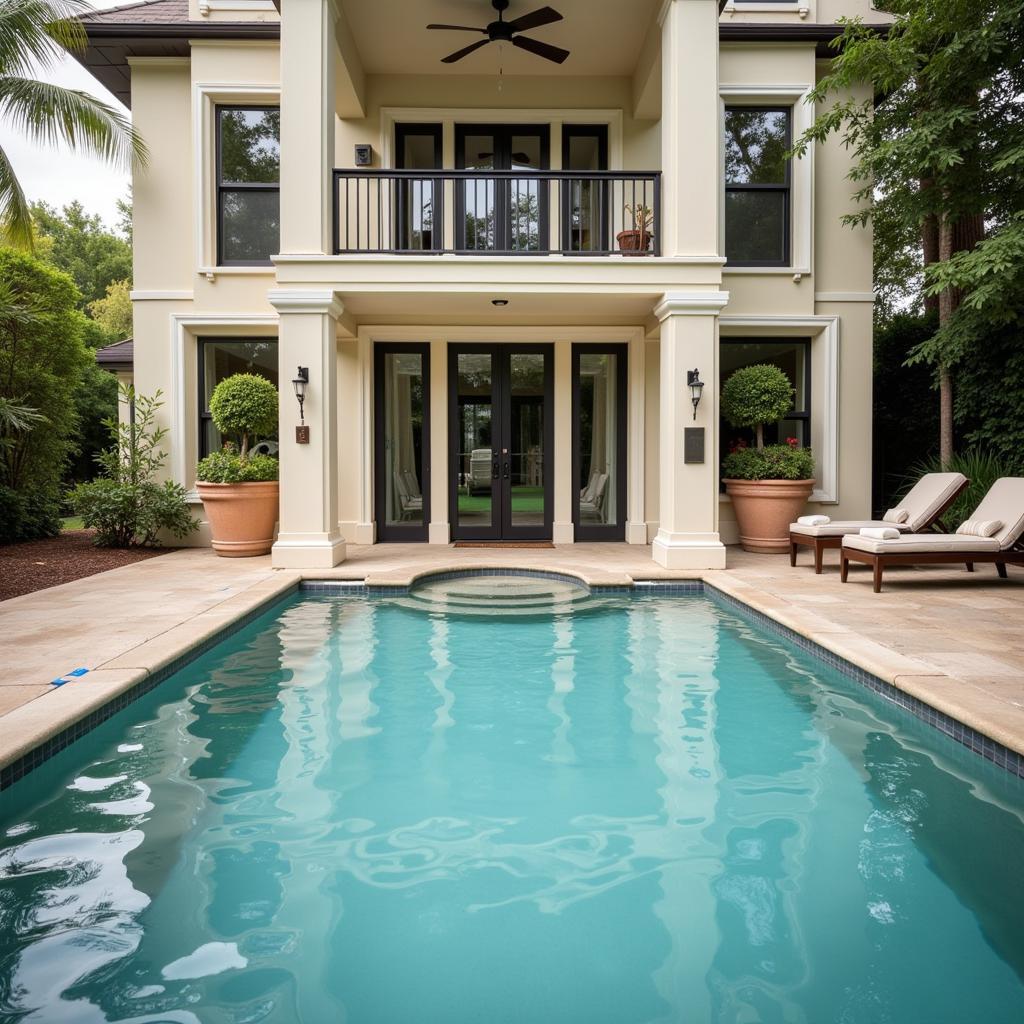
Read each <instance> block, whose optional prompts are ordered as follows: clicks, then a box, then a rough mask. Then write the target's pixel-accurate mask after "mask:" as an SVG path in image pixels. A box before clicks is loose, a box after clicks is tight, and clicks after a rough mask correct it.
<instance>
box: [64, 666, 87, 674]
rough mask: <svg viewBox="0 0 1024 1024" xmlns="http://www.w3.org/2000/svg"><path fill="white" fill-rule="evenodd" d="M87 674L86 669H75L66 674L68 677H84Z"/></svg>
mask: <svg viewBox="0 0 1024 1024" xmlns="http://www.w3.org/2000/svg"><path fill="white" fill-rule="evenodd" d="M88 674H89V670H88V669H87V668H76V669H72V670H71V671H70V672H68V673H67V675H69V676H85V675H88Z"/></svg>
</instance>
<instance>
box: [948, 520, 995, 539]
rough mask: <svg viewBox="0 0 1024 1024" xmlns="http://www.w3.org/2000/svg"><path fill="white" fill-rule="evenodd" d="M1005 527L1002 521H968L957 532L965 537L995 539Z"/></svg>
mask: <svg viewBox="0 0 1024 1024" xmlns="http://www.w3.org/2000/svg"><path fill="white" fill-rule="evenodd" d="M1004 525H1005V523H1003V521H1002V520H1001V519H968V520H967V522H966V523H961V524H960V525H959V526H958V527H957V528H956V532H957V533H959V534H960V535H961V536H964V537H994V536H995V535H996V534H997V533H998V532H999V531H1000V530H1001V529H1002V528H1003V526H1004Z"/></svg>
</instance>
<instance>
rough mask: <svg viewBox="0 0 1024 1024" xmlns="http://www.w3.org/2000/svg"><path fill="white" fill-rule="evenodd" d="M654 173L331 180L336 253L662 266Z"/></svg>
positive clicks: (382, 175)
mask: <svg viewBox="0 0 1024 1024" xmlns="http://www.w3.org/2000/svg"><path fill="white" fill-rule="evenodd" d="M660 217H661V174H660V172H658V171H629V172H627V171H453V170H437V171H421V170H408V171H407V170H362V169H359V170H355V169H353V170H335V172H334V252H335V254H337V255H351V254H390V255H424V254H427V255H439V254H442V253H455V254H459V255H467V256H483V255H488V256H549V255H552V254H561V255H566V256H611V255H615V254H624V255H630V256H658V255H660V248H659V244H660V243H659V235H660V231H659V226H660Z"/></svg>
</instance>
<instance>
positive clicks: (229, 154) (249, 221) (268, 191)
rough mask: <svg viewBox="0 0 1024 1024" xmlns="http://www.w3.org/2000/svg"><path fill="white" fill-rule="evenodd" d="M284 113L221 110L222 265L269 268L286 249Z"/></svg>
mask: <svg viewBox="0 0 1024 1024" xmlns="http://www.w3.org/2000/svg"><path fill="white" fill-rule="evenodd" d="M280 139H281V113H280V110H279V109H278V108H277V107H218V108H217V153H218V159H217V222H218V224H217V251H218V257H217V262H218V263H219V264H221V265H230V264H241V265H246V264H256V265H258V264H263V263H269V262H270V255H271V253H275V252H277V251H278V249H279V248H280V241H279V239H280V185H279V179H280V165H281V144H280Z"/></svg>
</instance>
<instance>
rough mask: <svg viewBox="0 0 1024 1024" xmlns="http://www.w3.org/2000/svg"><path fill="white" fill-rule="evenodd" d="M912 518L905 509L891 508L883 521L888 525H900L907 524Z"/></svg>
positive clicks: (883, 517)
mask: <svg viewBox="0 0 1024 1024" xmlns="http://www.w3.org/2000/svg"><path fill="white" fill-rule="evenodd" d="M909 518H910V513H909V512H908V511H907V510H906V509H905V508H891V509H889V511H888V512H886V513H885V515H884V516H882V519H883V520H884V521H885V522H887V523H893V524H895V525H897V526H898V525H899V524H900V523H905V522H906V521H907V520H908V519H909Z"/></svg>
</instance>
